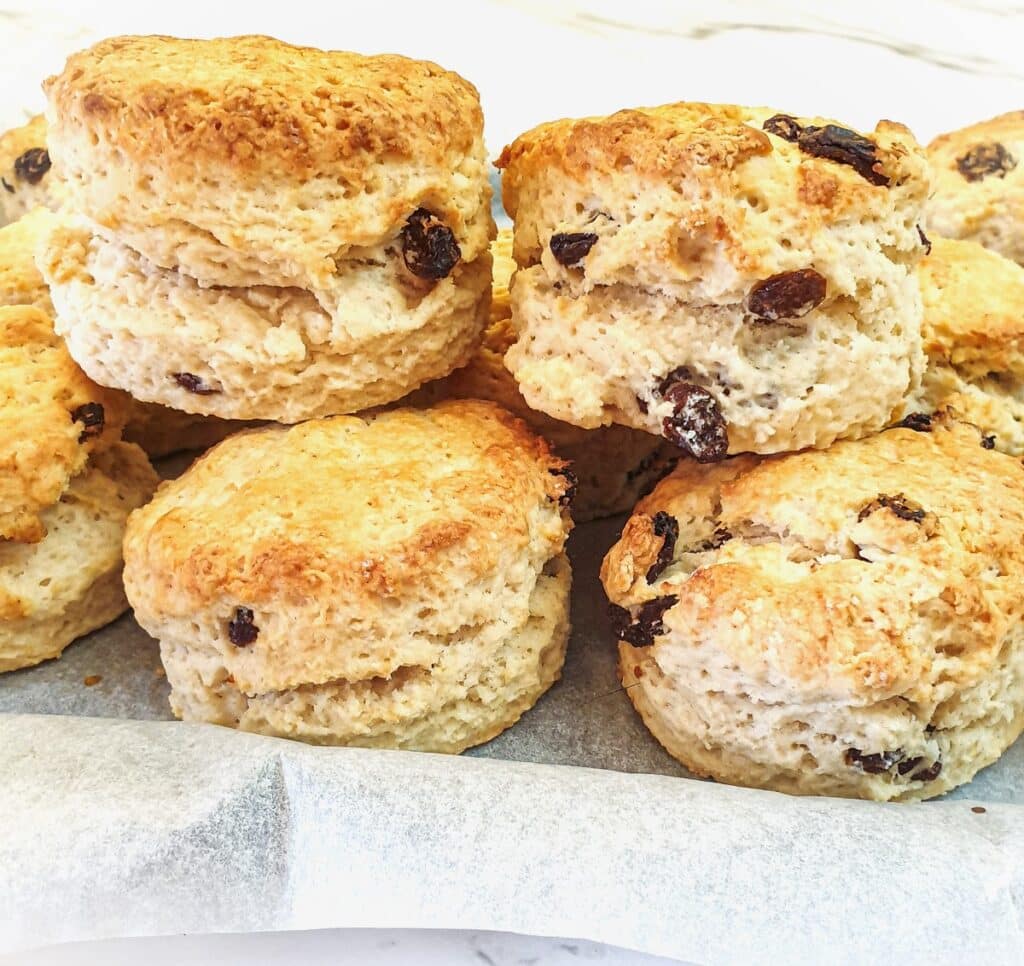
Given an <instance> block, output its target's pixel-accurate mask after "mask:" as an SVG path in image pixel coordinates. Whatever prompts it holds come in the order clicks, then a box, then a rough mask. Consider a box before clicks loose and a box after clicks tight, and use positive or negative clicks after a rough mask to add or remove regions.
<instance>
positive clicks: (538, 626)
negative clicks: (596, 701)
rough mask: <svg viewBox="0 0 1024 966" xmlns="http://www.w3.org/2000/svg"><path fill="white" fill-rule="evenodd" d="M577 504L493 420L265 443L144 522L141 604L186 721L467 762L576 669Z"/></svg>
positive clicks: (471, 415) (379, 420)
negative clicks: (568, 654) (571, 558)
mask: <svg viewBox="0 0 1024 966" xmlns="http://www.w3.org/2000/svg"><path fill="white" fill-rule="evenodd" d="M570 489H571V487H570V480H569V479H568V478H567V477H566V475H565V471H564V463H563V462H562V461H561V460H559V459H557V458H556V457H554V456H552V455H551V454H550V453H549V451H548V448H547V446H546V444H545V443H544V442H543V441H542V440H540V439H538V438H537V437H534V436H533V435H532V434H530V433H529V431H528V430H527V428H526V426H525V425H524V424H523V423H522V422H520V421H519V420H517V419H515V418H514V417H512V416H511V415H509V414H508V413H506V412H505V411H504V410H502V409H500V408H499V407H497V406H495V405H494V404H492V403H487V402H476V401H453V402H444V403H441V404H440V405H438V406H436V407H434V408H432V409H424V410H416V409H395V410H390V411H387V412H383V413H379V414H377V415H374V416H366V417H342V416H339V417H336V418H334V419H328V420H313V421H310V422H306V423H302V424H300V425H298V426H294V427H291V428H283V427H274V428H268V429H261V430H253V431H251V432H247V433H242V434H240V435H238V436H233V437H231V438H230V439H228V440H226V441H225V442H223V443H221V444H220V445H218V446H217V447H215V448H214V449H213V450H211V451H210V452H209V453H207V454H206V455H205V456H203V457H201V458H200V459H199V460H198V461H197V462H196V463H195V464H194V465H193V466H192V467H191V468H190V469H189V470H187V471H186V472H185V474H184V475H183V476H181V477H180V478H178V479H177V480H175V481H174V482H171V483H167V484H165V485H164V486H163V487H161V489H160V492H159V493H158V494H157V496H156V498H155V499H154V500H153V502H152V503H150V504H149V505H148V506H146V507H144V508H143V509H141V510H139V511H137V512H136V513H134V514H132V516H131V519H130V520H129V524H128V532H127V534H126V537H125V586H126V589H127V592H128V598H129V600H130V601H131V602H132V607H133V608H134V610H135V617H136V619H137V620H138V622H139V623H140V624H141V625H142V627H144V628H145V629H146V630H147V631H148V632H149V633H150V634H152V635H153V636H154V637H156V638H157V639H158V640H159V641H160V653H161V657H162V659H163V663H164V667H165V668H166V671H167V678H168V680H169V682H170V684H171V708H172V710H173V711H174V713H175V714H176V715H177V716H178V717H180V718H184V719H186V720H190V721H207V722H213V723H216V724H221V725H228V726H231V727H237V728H241V729H243V730H246V731H257V732H261V733H264V734H272V735H280V736H284V737H290V738H299V739H302V740H304V741H311V742H317V743H324V744H346V745H362V746H367V747H387V748H409V749H417V750H424V751H443V752H459V751H462V750H463V749H465V748H467V747H469V746H470V745H475V744H479V743H480V742H483V741H487V740H489V739H490V738H493V737H494V736H495V735H497V734H498V733H499V732H501V731H502V730H504V729H505V728H507V727H509V726H510V725H511V724H513V723H514V722H515V721H516V720H517V719H518V718H519V717H520V715H521V714H522V713H523V712H524V711H526V710H527V709H528V708H530V707H531V706H532V705H533V704H534V702H535V701H536V700H537V698H538V697H539V696H540V695H541V694H543V693H544V691H546V690H547V689H548V688H549V687H550V686H551V685H552V683H553V682H554V681H555V680H556V679H557V678H558V676H559V674H560V672H561V667H562V660H563V657H564V654H565V646H566V641H567V636H568V629H569V623H568V622H569V583H570V571H569V563H568V559H567V557H566V554H565V541H566V537H567V534H568V532H569V529H570V527H571V525H572V524H571V521H570V519H569V515H568V512H567V511H566V509H565V504H567V503H568V500H569V498H570V496H571V493H570Z"/></svg>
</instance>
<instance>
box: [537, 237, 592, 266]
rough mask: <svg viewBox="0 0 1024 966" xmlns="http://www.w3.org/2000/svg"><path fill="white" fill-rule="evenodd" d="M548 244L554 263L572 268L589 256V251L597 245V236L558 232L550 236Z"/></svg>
mask: <svg viewBox="0 0 1024 966" xmlns="http://www.w3.org/2000/svg"><path fill="white" fill-rule="evenodd" d="M548 244H549V246H550V248H551V254H552V255H554V256H555V261H557V262H558V264H559V265H564V266H565V267H566V268H572V267H573V266H574V265H578V264H579V263H580V262H581V261H583V259H584V258H586V257H587V255H589V254H590V249H591V248H593V247H594V245H595V244H597V235H596V234H594V232H592V231H576V232H559V233H558V234H557V235H552V236H551V241H550V242H549V243H548Z"/></svg>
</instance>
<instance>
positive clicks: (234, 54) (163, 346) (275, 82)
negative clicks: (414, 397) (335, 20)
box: [41, 37, 494, 422]
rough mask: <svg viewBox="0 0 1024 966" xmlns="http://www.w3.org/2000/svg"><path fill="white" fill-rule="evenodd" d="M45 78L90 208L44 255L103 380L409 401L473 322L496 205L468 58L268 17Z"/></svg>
mask: <svg viewBox="0 0 1024 966" xmlns="http://www.w3.org/2000/svg"><path fill="white" fill-rule="evenodd" d="M44 86H45V89H46V92H47V95H48V98H49V101H48V108H47V119H48V121H49V125H50V128H49V143H50V151H51V153H52V155H53V159H54V163H55V164H57V165H58V167H59V169H60V171H61V174H62V176H63V177H64V178H65V179H66V182H67V185H68V193H69V210H70V211H71V212H72V213H75V214H77V216H78V220H74V219H72V218H70V217H69V220H68V224H67V225H65V226H64V227H63V229H62V230H61V231H58V232H56V233H55V234H54V235H53V236H52V237H51V241H50V243H49V252H48V254H47V256H46V257H45V258H44V259H43V261H42V263H41V264H42V268H43V273H44V275H46V277H47V279H48V281H49V282H50V286H51V289H52V296H53V300H54V304H55V306H56V307H57V313H58V319H59V326H60V331H61V332H62V334H64V335H65V336H66V337H67V339H68V344H69V346H70V348H71V351H72V354H73V355H75V357H76V358H77V359H78V360H79V362H80V364H81V365H82V366H83V368H85V369H86V371H88V372H89V373H90V374H92V375H93V376H94V377H95V378H96V379H97V380H98V381H101V382H104V383H106V384H110V385H115V386H118V387H120V388H122V389H125V390H127V391H129V392H131V393H132V395H134V396H135V397H137V398H140V399H145V400H147V401H150V402H160V403H164V404H166V405H170V406H173V407H175V408H177V409H183V410H186V411H189V412H197V413H211V414H215V415H220V416H225V417H230V418H243V419H250V418H251V419H276V420H280V421H282V422H297V421H299V420H302V419H306V418H311V417H316V416H323V415H329V414H335V413H343V412H351V411H356V410H360V409H365V408H368V407H371V406H376V405H381V404H384V403H387V402H391V401H393V400H395V399H399V398H401V397H402V396H403V395H405V394H406V393H408V392H409V391H411V390H412V389H415V388H416V387H417V386H419V385H420V384H422V383H423V382H425V381H428V380H430V379H434V378H438V377H440V376H443V375H446V374H447V373H448V372H450V371H451V370H452V369H453V368H455V367H456V366H458V365H461V364H462V363H463V362H465V361H466V359H467V358H468V356H469V354H470V352H471V351H472V349H473V348H474V347H475V345H476V344H477V343H478V342H479V340H480V336H481V333H482V330H483V327H484V324H485V321H486V309H487V307H486V301H487V298H488V295H489V291H490V255H489V252H488V244H489V242H490V239H491V238H492V237H493V234H494V222H493V218H492V216H491V210H490V195H491V189H490V185H489V182H488V179H487V168H486V160H485V156H484V148H483V139H482V134H483V116H482V114H481V111H480V103H479V98H478V95H477V92H476V90H475V88H473V86H472V85H471V84H469V83H468V82H467V81H465V80H463V79H462V78H461V77H459V76H458V75H456V74H452V73H449V72H447V71H445V70H443V69H441V68H440V67H438V66H437V65H435V64H431V63H428V62H425V61H414V60H409V59H407V58H404V57H398V56H390V55H387V56H377V57H364V56H361V55H358V54H351V53H344V52H338V51H321V50H315V49H312V48H304V47H293V46H291V45H289V44H285V43H282V42H280V41H276V40H273V39H271V38H267V37H232V38H225V39H219V40H208V41H207V40H177V39H174V38H169V37H118V38H113V39H111V40H106V41H103V42H101V43H99V44H97V45H96V46H94V47H92V48H90V49H89V50H86V51H83V52H81V53H79V54H75V55H73V56H72V57H71V58H69V60H68V62H67V65H66V67H65V69H64V72H63V73H62V74H60V75H59V76H57V77H53V78H50V79H49V80H48V81H47V82H46V84H45V85H44ZM154 306H159V307H160V311H159V312H154V311H153V307H154Z"/></svg>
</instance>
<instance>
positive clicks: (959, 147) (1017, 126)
mask: <svg viewBox="0 0 1024 966" xmlns="http://www.w3.org/2000/svg"><path fill="white" fill-rule="evenodd" d="M1022 138H1024V111H1007V112H1006V113H1005V114H998V115H996V116H995V117H990V118H988V119H987V120H985V121H978V122H977V123H976V124H968V125H967V127H962V128H958V129H957V130H955V131H949V132H947V133H946V134H940V135H938V136H937V137H935V138H933V139H932V141H931V143H930V144H929V145H928V148H927V151H928V160H929V161H931V163H932V164H933V165H935V167H936V168H937V169H939V170H940V171H946V170H947V169H949V170H951V171H956V170H957V160H958V158H961V157H963V155H964V154H965V153H966V152H967V151H968V150H970V149H971V148H974V147H978V146H979V145H988V144H999V143H1002V142H1004V141H1009V142H1011V143H1016V142H1018V141H1020V140H1021V139H1022ZM1019 160H1024V159H1019ZM968 167H969V166H968ZM968 173H970V172H968ZM957 178H958V179H959V180H966V179H965V178H964V176H963V174H959V173H958V174H957Z"/></svg>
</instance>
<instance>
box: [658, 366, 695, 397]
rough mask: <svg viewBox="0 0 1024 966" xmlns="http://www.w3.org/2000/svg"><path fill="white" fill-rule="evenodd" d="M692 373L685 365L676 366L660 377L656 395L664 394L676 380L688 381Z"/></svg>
mask: <svg viewBox="0 0 1024 966" xmlns="http://www.w3.org/2000/svg"><path fill="white" fill-rule="evenodd" d="M692 378H693V373H692V372H691V371H690V369H689V368H688V367H687V366H678V367H677V368H675V369H673V370H672V371H671V372H670V373H668V374H667V375H664V376H662V377H661V381H660V382H659V383H658V395H660V396H664V395H665V393H667V392H668V391H669V389H671V388H672V387H673V386H674V385H675V384H676V383H677V382H689V381H690V380H691V379H692Z"/></svg>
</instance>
